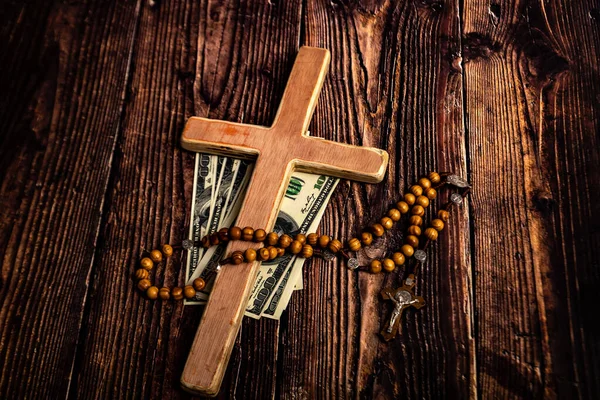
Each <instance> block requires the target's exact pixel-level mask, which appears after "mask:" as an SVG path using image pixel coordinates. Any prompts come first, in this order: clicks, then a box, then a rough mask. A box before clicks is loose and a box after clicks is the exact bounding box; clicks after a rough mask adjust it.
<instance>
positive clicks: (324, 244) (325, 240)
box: [319, 235, 331, 249]
mask: <svg viewBox="0 0 600 400" xmlns="http://www.w3.org/2000/svg"><path fill="white" fill-rule="evenodd" d="M330 241H331V239H330V238H329V236H327V235H321V236H320V237H319V246H321V247H322V248H324V249H326V248H327V246H328V245H329V242H330Z"/></svg>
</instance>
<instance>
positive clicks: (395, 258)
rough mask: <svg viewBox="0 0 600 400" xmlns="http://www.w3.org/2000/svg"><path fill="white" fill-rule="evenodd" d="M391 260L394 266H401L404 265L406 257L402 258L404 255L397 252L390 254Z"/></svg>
mask: <svg viewBox="0 0 600 400" xmlns="http://www.w3.org/2000/svg"><path fill="white" fill-rule="evenodd" d="M392 260H393V261H394V264H396V265H397V266H401V265H404V262H405V261H406V257H404V254H402V253H400V252H397V253H394V254H392Z"/></svg>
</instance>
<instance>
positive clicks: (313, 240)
mask: <svg viewBox="0 0 600 400" xmlns="http://www.w3.org/2000/svg"><path fill="white" fill-rule="evenodd" d="M306 241H307V242H308V244H310V245H311V246H316V245H317V243H318V242H319V235H317V234H316V233H309V234H308V236H307V237H306Z"/></svg>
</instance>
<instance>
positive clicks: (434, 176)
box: [427, 171, 442, 183]
mask: <svg viewBox="0 0 600 400" xmlns="http://www.w3.org/2000/svg"><path fill="white" fill-rule="evenodd" d="M427 178H429V180H430V181H431V183H440V181H441V180H442V177H441V176H440V174H438V173H437V172H435V171H433V172H430V173H429V175H427Z"/></svg>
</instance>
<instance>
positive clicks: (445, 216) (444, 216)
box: [437, 210, 450, 222]
mask: <svg viewBox="0 0 600 400" xmlns="http://www.w3.org/2000/svg"><path fill="white" fill-rule="evenodd" d="M437 215H438V217H439V219H441V220H442V221H444V222H448V220H449V219H450V213H449V212H448V211H446V210H439V211H438V213H437Z"/></svg>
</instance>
